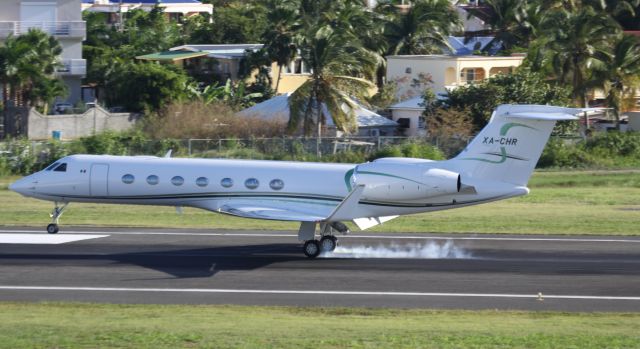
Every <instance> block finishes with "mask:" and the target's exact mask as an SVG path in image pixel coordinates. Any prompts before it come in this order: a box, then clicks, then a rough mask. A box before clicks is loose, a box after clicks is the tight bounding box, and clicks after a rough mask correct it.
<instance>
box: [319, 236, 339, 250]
mask: <svg viewBox="0 0 640 349" xmlns="http://www.w3.org/2000/svg"><path fill="white" fill-rule="evenodd" d="M337 246H338V238H336V237H335V236H333V235H325V236H323V237H322V239H320V247H321V248H322V252H333V250H335V249H336V247H337Z"/></svg>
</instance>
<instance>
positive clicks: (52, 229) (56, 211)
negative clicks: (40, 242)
mask: <svg viewBox="0 0 640 349" xmlns="http://www.w3.org/2000/svg"><path fill="white" fill-rule="evenodd" d="M55 205H56V206H55V207H54V208H53V211H51V214H49V216H50V217H51V224H49V225H47V233H49V234H57V233H58V231H59V230H60V228H59V227H58V221H59V219H60V216H62V214H63V213H64V210H65V208H67V205H69V203H68V202H65V203H64V204H63V205H62V206H59V205H58V202H57V201H56V203H55Z"/></svg>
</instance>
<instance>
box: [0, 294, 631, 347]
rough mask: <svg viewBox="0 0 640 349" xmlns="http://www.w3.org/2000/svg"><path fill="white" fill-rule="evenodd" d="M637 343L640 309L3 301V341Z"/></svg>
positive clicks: (309, 344) (269, 344) (390, 344)
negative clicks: (553, 310)
mask: <svg viewBox="0 0 640 349" xmlns="http://www.w3.org/2000/svg"><path fill="white" fill-rule="evenodd" d="M103 347H110V348H230V347H232V348H480V347H481V348H507V347H508V348H638V347H640V314H623V313H595V314H593V313H570V314H569V313H551V312H516V311H475V312H471V311H430V310H389V309H363V308H348V309H347V308H294V307H245V306H194V305H184V306H182V305H115V304H100V305H97V304H82V303H0V348H103Z"/></svg>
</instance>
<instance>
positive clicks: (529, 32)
mask: <svg viewBox="0 0 640 349" xmlns="http://www.w3.org/2000/svg"><path fill="white" fill-rule="evenodd" d="M467 11H469V12H470V13H472V14H474V15H476V16H478V17H479V18H480V19H482V20H483V21H484V22H485V24H486V25H487V26H488V27H489V28H488V29H483V30H477V31H472V32H468V33H466V35H467V36H468V37H475V36H493V39H492V41H491V42H490V43H489V44H488V45H486V46H485V50H489V49H491V48H493V47H494V46H495V45H496V44H501V45H502V46H503V47H504V48H505V49H507V50H509V49H511V48H513V47H514V46H527V45H528V43H529V41H530V40H532V39H533V36H534V35H533V34H534V33H533V31H534V29H535V28H536V26H535V23H536V22H537V21H538V18H539V15H540V12H541V6H540V5H539V4H538V3H537V2H532V3H529V2H527V1H522V0H486V1H484V2H483V5H482V6H481V7H479V8H468V10H467Z"/></svg>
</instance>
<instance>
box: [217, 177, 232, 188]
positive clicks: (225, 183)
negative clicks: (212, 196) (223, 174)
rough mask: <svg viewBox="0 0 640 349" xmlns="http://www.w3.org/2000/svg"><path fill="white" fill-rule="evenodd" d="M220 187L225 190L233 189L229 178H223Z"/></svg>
mask: <svg viewBox="0 0 640 349" xmlns="http://www.w3.org/2000/svg"><path fill="white" fill-rule="evenodd" d="M220 185H221V186H223V187H225V188H231V187H233V179H231V178H223V179H222V180H221V181H220Z"/></svg>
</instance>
